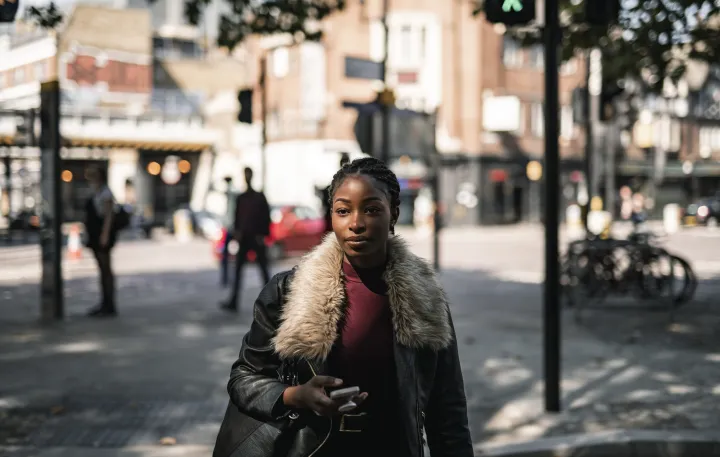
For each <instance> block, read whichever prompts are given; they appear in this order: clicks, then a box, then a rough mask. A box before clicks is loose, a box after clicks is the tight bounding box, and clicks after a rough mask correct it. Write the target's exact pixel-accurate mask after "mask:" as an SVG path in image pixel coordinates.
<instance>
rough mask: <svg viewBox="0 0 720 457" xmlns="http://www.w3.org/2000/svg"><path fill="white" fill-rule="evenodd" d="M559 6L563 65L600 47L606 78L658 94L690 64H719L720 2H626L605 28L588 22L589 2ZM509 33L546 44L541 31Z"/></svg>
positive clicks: (568, 0) (564, 0) (564, 1)
mask: <svg viewBox="0 0 720 457" xmlns="http://www.w3.org/2000/svg"><path fill="white" fill-rule="evenodd" d="M559 1H560V23H561V27H562V28H563V41H562V52H561V56H562V59H563V61H566V60H568V59H569V58H571V57H573V56H575V55H578V53H581V52H583V51H585V50H588V49H590V48H592V47H595V46H597V47H599V48H600V49H601V51H602V52H603V57H604V59H603V60H604V65H603V73H604V76H605V78H608V79H618V78H622V77H626V76H629V77H634V78H637V79H639V80H642V81H644V82H645V83H646V85H647V86H648V87H649V88H650V89H653V90H658V89H660V87H661V86H662V82H663V80H664V79H665V78H666V77H670V78H671V79H673V80H677V79H678V78H680V77H681V76H682V75H683V74H684V72H685V71H686V64H687V62H688V60H689V59H697V60H702V61H706V62H710V63H715V62H718V61H720V1H718V0H623V2H622V9H621V12H620V15H619V17H618V21H617V23H614V24H610V25H608V26H605V27H597V26H596V27H590V26H588V25H587V24H585V23H584V5H583V3H584V1H585V0H559ZM477 3H478V7H477V8H476V9H475V14H478V13H479V12H481V11H482V5H481V4H480V2H477ZM508 33H510V34H511V35H512V36H514V37H515V38H517V39H518V40H519V41H520V42H521V43H522V44H523V45H533V44H537V43H541V42H542V37H541V33H540V31H538V30H529V29H526V30H522V29H518V30H509V31H508Z"/></svg>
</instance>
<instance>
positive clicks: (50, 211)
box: [40, 81, 64, 320]
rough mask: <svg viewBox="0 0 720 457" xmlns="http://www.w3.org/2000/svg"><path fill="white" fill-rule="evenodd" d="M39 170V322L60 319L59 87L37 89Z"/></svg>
mask: <svg viewBox="0 0 720 457" xmlns="http://www.w3.org/2000/svg"><path fill="white" fill-rule="evenodd" d="M40 97H41V98H40V126H41V127H40V166H41V176H42V179H41V186H42V207H41V208H42V213H41V214H42V216H41V221H42V225H41V227H42V228H41V235H40V249H41V253H42V281H41V294H40V300H41V304H40V306H41V308H40V310H41V316H42V319H43V320H59V319H62V318H63V314H64V306H63V305H64V304H63V284H62V279H63V278H62V232H61V223H62V217H63V215H62V211H61V208H62V206H61V199H60V83H59V82H58V81H49V82H45V83H42V84H41V86H40Z"/></svg>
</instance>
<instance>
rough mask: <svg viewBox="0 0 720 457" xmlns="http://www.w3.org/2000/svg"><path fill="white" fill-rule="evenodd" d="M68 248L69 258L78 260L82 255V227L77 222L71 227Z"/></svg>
mask: <svg viewBox="0 0 720 457" xmlns="http://www.w3.org/2000/svg"><path fill="white" fill-rule="evenodd" d="M67 249H68V258H69V259H72V260H77V259H79V258H80V257H82V241H81V240H80V227H79V226H78V225H77V224H74V225H72V226H71V227H70V234H69V235H68V243H67Z"/></svg>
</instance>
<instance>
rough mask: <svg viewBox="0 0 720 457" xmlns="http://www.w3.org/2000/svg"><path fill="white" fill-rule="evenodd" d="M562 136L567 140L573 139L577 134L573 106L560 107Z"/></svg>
mask: <svg viewBox="0 0 720 457" xmlns="http://www.w3.org/2000/svg"><path fill="white" fill-rule="evenodd" d="M560 136H561V137H562V138H565V139H567V140H571V139H573V137H574V136H575V125H574V124H573V113H572V107H571V106H563V107H562V108H561V109H560Z"/></svg>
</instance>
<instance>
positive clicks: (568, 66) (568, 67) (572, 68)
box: [560, 59, 577, 75]
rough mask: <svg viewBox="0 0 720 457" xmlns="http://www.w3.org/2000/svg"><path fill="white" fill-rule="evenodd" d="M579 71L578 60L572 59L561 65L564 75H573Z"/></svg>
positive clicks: (561, 71)
mask: <svg viewBox="0 0 720 457" xmlns="http://www.w3.org/2000/svg"><path fill="white" fill-rule="evenodd" d="M575 72H577V60H575V59H570V60H568V61H567V62H565V63H564V64H562V65H561V66H560V73H561V74H563V75H572V74H575Z"/></svg>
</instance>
